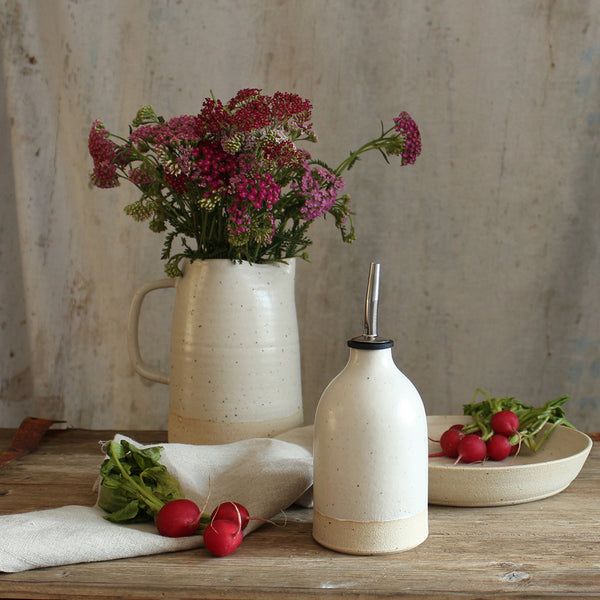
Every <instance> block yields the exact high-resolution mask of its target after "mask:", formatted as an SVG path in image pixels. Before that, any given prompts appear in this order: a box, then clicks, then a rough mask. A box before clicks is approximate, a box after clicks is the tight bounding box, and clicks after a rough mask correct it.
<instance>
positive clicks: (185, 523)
mask: <svg viewBox="0 0 600 600" xmlns="http://www.w3.org/2000/svg"><path fill="white" fill-rule="evenodd" d="M201 517H202V512H201V511H200V509H199V508H198V505H197V504H196V503H195V502H192V500H186V499H181V500H171V501H170V502H167V503H166V504H165V505H164V506H163V507H162V508H161V509H160V510H159V511H158V514H157V515H156V528H157V529H158V532H159V533H160V534H161V535H164V536H167V537H183V536H186V535H193V534H194V533H196V531H197V529H198V526H199V525H200V518H201Z"/></svg>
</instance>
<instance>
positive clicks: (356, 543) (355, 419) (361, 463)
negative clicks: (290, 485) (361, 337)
mask: <svg viewBox="0 0 600 600" xmlns="http://www.w3.org/2000/svg"><path fill="white" fill-rule="evenodd" d="M314 427H315V428H314V504H315V515H316V517H315V525H314V526H313V536H314V537H315V539H316V540H317V541H318V542H319V543H321V544H322V545H324V546H327V547H329V548H332V549H336V550H339V551H341V552H347V553H351V554H375V553H380V552H394V551H400V550H405V549H408V548H412V547H414V546H416V545H418V544H420V543H421V542H422V541H423V540H425V539H426V538H427V535H428V522H427V420H426V416H425V410H424V407H423V402H422V400H421V397H420V395H419V393H418V391H417V390H416V388H415V387H414V385H413V384H412V383H411V382H410V381H409V379H408V378H407V377H406V376H405V375H404V374H403V373H401V372H400V371H399V370H398V368H397V367H396V365H395V364H394V361H393V358H392V354H391V349H390V348H386V349H377V350H362V349H356V348H351V349H350V358H349V361H348V364H347V365H346V367H345V368H344V370H343V371H342V372H341V373H340V374H339V375H338V376H337V377H336V378H335V379H334V380H333V381H332V382H331V383H330V384H329V386H327V388H326V390H325V391H324V392H323V395H322V396H321V399H320V401H319V405H318V407H317V412H316V415H315V426H314Z"/></svg>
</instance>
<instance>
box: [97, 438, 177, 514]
mask: <svg viewBox="0 0 600 600" xmlns="http://www.w3.org/2000/svg"><path fill="white" fill-rule="evenodd" d="M161 450H162V448H161V447H160V446H153V447H151V448H146V449H144V450H142V449H140V448H137V447H135V446H133V445H132V444H130V443H129V442H128V441H127V440H121V442H120V443H118V442H115V441H110V442H108V444H107V445H106V455H107V458H106V460H105V461H104V462H103V463H102V467H101V469H100V475H101V476H102V484H101V486H100V493H99V494H98V506H100V508H103V509H104V510H105V511H106V512H107V513H108V514H106V515H105V518H106V519H108V520H109V521H113V522H115V523H135V522H141V521H152V520H154V518H155V516H156V514H157V513H158V511H159V510H160V509H161V508H162V507H163V505H164V504H166V503H167V502H169V501H170V500H176V499H180V498H183V497H184V496H183V493H182V491H181V488H180V487H179V483H178V481H177V480H176V479H175V478H174V477H173V476H172V475H171V474H170V473H169V472H168V471H167V468H166V467H165V466H164V465H161V464H160V463H159V462H158V459H159V458H160V453H161Z"/></svg>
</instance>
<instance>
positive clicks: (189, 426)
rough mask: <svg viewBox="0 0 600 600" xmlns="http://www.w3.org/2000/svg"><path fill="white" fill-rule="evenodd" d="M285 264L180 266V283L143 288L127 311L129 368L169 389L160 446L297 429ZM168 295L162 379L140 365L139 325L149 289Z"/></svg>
mask: <svg viewBox="0 0 600 600" xmlns="http://www.w3.org/2000/svg"><path fill="white" fill-rule="evenodd" d="M295 267H296V263H295V259H291V260H289V262H288V264H282V263H276V264H261V265H258V264H250V263H233V262H232V261H230V260H227V259H210V260H195V261H193V262H190V263H187V264H186V265H185V266H184V269H183V277H179V278H168V279H162V280H159V281H154V282H150V283H148V284H146V285H144V286H142V287H141V288H140V289H139V290H138V291H137V292H136V294H135V296H134V298H133V300H132V303H131V308H130V312H129V322H128V332H127V337H128V345H129V356H130V360H131V363H132V365H133V367H134V369H135V370H136V372H137V373H139V374H140V375H141V376H142V377H145V378H147V379H150V380H152V381H157V382H160V383H166V384H169V386H170V389H169V431H168V437H169V442H180V443H190V444H221V443H227V442H233V441H237V440H240V439H247V438H253V437H271V436H274V435H277V434H279V433H282V432H283V431H287V430H288V429H291V428H293V427H297V426H299V425H302V424H303V421H304V416H303V409H302V384H301V373H300V344H299V336H298V321H297V316H296V302H295V295H294V291H295V288H294V284H295ZM167 287H174V288H176V296H175V307H174V313H173V325H172V330H171V350H170V372H169V373H163V372H160V371H158V370H156V369H154V368H152V367H151V366H149V365H147V364H146V363H145V362H144V360H143V359H142V356H141V352H140V347H139V340H138V327H139V317H140V310H141V307H142V303H143V300H144V297H145V296H146V294H148V293H149V292H151V291H152V290H156V289H160V288H167Z"/></svg>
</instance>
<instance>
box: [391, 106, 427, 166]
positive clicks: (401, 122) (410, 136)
mask: <svg viewBox="0 0 600 600" xmlns="http://www.w3.org/2000/svg"><path fill="white" fill-rule="evenodd" d="M394 123H395V124H396V126H395V130H396V131H397V132H398V133H400V135H401V136H402V137H403V138H404V150H403V152H402V163H401V164H402V165H412V164H414V163H415V161H416V160H417V157H418V156H419V154H421V132H420V131H419V127H418V126H417V124H416V123H415V121H414V119H413V118H412V117H411V116H410V115H409V114H408V113H407V112H406V111H403V112H401V113H400V114H399V115H398V116H397V117H395V118H394Z"/></svg>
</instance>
